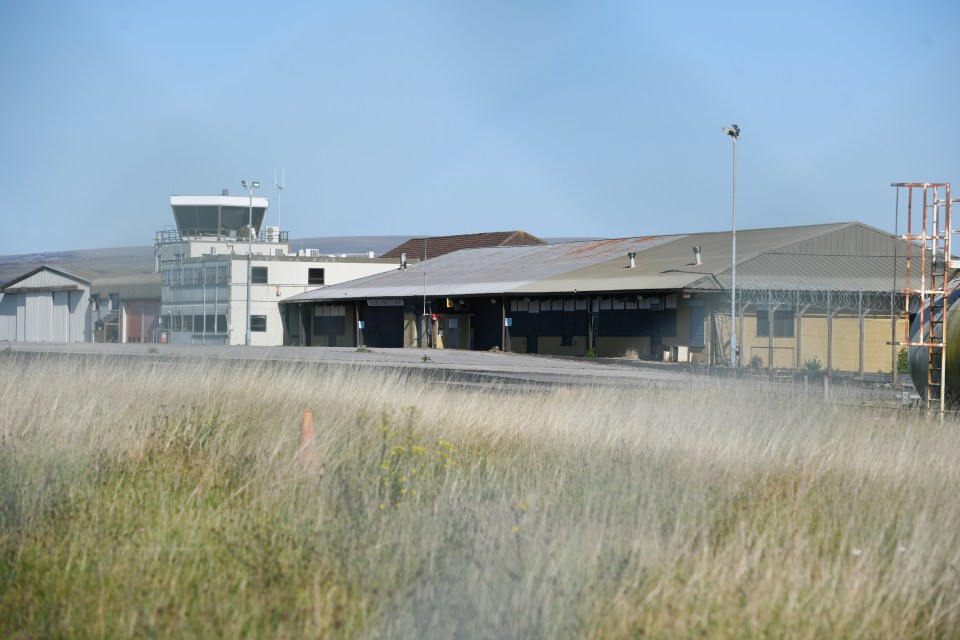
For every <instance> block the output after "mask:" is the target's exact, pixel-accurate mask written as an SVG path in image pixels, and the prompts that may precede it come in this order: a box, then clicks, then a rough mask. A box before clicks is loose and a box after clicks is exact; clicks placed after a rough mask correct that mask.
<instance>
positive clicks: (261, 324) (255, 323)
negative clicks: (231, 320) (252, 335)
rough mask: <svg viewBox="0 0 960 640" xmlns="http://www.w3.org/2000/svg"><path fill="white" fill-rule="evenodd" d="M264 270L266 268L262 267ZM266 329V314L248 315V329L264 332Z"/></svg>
mask: <svg viewBox="0 0 960 640" xmlns="http://www.w3.org/2000/svg"><path fill="white" fill-rule="evenodd" d="M264 271H266V269H264ZM266 330H267V316H250V331H259V332H261V333H262V332H264V331H266Z"/></svg>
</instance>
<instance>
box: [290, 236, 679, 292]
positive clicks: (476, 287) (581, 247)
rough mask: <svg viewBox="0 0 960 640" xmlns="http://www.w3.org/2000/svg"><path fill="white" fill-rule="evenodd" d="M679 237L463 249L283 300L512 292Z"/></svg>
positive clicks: (623, 257)
mask: <svg viewBox="0 0 960 640" xmlns="http://www.w3.org/2000/svg"><path fill="white" fill-rule="evenodd" d="M677 237H678V236H654V237H648V238H623V239H618V240H588V241H582V242H568V243H561V244H546V245H531V246H520V247H491V248H486V249H464V250H461V251H456V252H454V253H448V254H446V255H443V256H440V257H437V258H432V259H430V260H426V261H424V262H421V263H419V264H416V265H410V266H409V267H407V269H406V270H405V271H401V270H399V269H398V270H396V271H390V272H387V273H382V274H378V275H374V276H368V277H366V278H360V279H358V280H351V281H350V282H345V283H343V284H338V285H334V286H330V287H324V288H322V289H316V290H314V291H308V292H306V293H302V294H300V295H297V296H293V297H291V298H288V299H287V300H285V302H304V301H308V300H339V299H353V298H409V297H414V296H420V295H424V292H426V293H425V295H428V296H448V295H449V296H469V295H489V294H501V293H505V292H510V291H516V290H518V289H519V288H521V287H524V286H529V285H532V284H534V283H536V282H537V281H540V280H549V279H550V278H554V277H559V276H562V274H564V273H566V272H569V271H570V270H571V269H576V268H578V267H582V266H586V265H592V264H597V263H601V262H609V261H610V260H612V259H613V258H614V256H620V257H621V258H622V262H623V263H624V264H625V263H626V259H627V257H626V256H627V253H628V252H630V251H633V252H637V253H638V254H639V253H640V252H641V251H643V250H644V249H647V248H650V247H653V246H656V245H658V244H662V243H665V242H669V241H671V240H673V239H675V238H677Z"/></svg>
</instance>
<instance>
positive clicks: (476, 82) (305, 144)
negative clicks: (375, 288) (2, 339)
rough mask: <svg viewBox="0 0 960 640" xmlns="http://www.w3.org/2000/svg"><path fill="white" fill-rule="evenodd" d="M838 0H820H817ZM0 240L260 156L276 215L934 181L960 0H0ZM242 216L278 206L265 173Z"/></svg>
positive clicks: (76, 225)
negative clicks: (278, 186)
mask: <svg viewBox="0 0 960 640" xmlns="http://www.w3.org/2000/svg"><path fill="white" fill-rule="evenodd" d="M841 5H842V6H841ZM0 78H2V82H3V91H2V94H0V95H2V98H0V121H2V123H3V126H2V134H0V135H2V138H0V150H2V153H0V183H2V185H3V196H2V201H3V203H4V205H5V206H4V213H3V220H4V222H5V224H4V227H5V229H4V230H5V233H3V234H0V254H20V253H32V252H41V251H55V250H67V249H82V248H99V247H111V246H127V245H146V244H150V243H151V242H152V238H153V233H154V232H155V231H157V230H159V229H161V228H163V227H164V226H165V225H167V224H170V223H171V222H172V216H171V215H170V208H169V196H170V195H171V194H217V193H219V192H220V190H221V189H223V188H228V189H230V191H231V193H234V194H239V193H241V192H242V190H241V188H240V180H241V179H244V178H246V179H259V180H260V181H261V182H262V183H263V185H264V187H268V186H270V183H271V181H272V179H273V170H274V168H277V169H280V168H285V170H286V187H287V188H286V190H285V191H284V192H283V196H282V217H283V219H282V226H283V227H284V228H285V229H288V230H290V232H291V236H292V237H309V236H331V235H384V234H389V235H413V234H424V233H428V234H435V235H436V234H452V233H470V232H479V231H494V230H506V229H524V230H526V231H528V232H530V233H533V234H535V235H538V236H544V237H556V236H603V237H621V236H635V235H648V234H661V233H673V232H690V231H709V230H722V229H727V228H729V225H730V196H731V193H730V191H731V185H730V178H731V169H732V166H731V165H732V158H731V155H732V154H731V144H732V143H731V140H730V138H728V137H726V136H724V135H723V134H722V133H721V131H720V128H721V127H722V126H728V125H730V124H731V123H734V122H736V123H737V124H739V125H740V127H741V129H742V131H743V133H742V135H741V138H740V143H739V152H738V153H739V157H738V184H737V204H738V206H737V222H738V227H739V228H749V227H765V226H780V225H791V224H812V223H820V222H835V221H847V220H859V221H862V222H864V223H867V224H870V225H874V226H876V227H879V228H881V229H884V230H891V229H892V226H893V215H894V202H895V200H894V195H895V194H894V189H892V188H891V187H890V186H889V185H890V183H891V182H893V181H954V183H955V185H956V192H957V193H958V195H960V116H958V114H960V3H958V2H956V1H945V2H933V1H922V0H921V1H919V2H911V3H907V2H844V3H838V2H802V3H777V2H756V3H721V2H639V1H636V2H630V1H605V0H592V1H584V2H565V1H562V0H549V1H546V0H544V1H534V0H527V1H523V0H514V1H511V2H507V1H495V0H494V1H491V0H483V1H479V0H478V1H476V2H457V1H455V0H435V1H428V0H423V1H411V2H402V1H397V0H394V1H385V2H364V1H357V0H352V1H342V2H341V1H330V2H320V1H318V2H305V3H282V2H277V3H266V2H262V3H261V2H230V3H227V2H206V3H204V2H177V1H172V2H150V3H147V2H98V1H90V2H81V1H79V0H78V1H76V2H57V1H46V2H45V1H43V0H39V1H37V2H26V1H19V2H15V1H12V0H11V1H9V2H4V3H0ZM258 195H267V196H270V198H271V213H270V214H269V216H268V223H274V224H275V223H276V206H275V205H276V198H275V195H276V192H275V191H274V190H273V189H272V188H269V189H266V188H262V189H261V190H260V192H259V193H258Z"/></svg>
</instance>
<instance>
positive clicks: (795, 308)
mask: <svg viewBox="0 0 960 640" xmlns="http://www.w3.org/2000/svg"><path fill="white" fill-rule="evenodd" d="M737 243H738V250H737V260H736V264H737V292H736V293H737V302H738V304H737V309H736V314H735V315H736V318H735V322H736V332H737V336H738V343H739V344H740V345H741V349H742V351H741V353H740V354H739V355H738V357H737V361H738V362H739V364H753V365H754V366H762V367H770V368H773V367H777V368H797V369H799V368H803V367H808V368H812V367H813V366H814V365H815V364H818V366H822V367H824V368H826V369H831V370H844V371H860V372H863V371H871V372H875V371H885V372H889V371H891V369H892V368H893V366H894V363H895V359H896V353H895V351H894V349H893V347H891V346H890V345H889V344H888V343H889V342H890V341H891V335H892V332H893V331H894V330H898V331H900V332H901V333H902V330H903V323H904V322H905V321H906V318H905V314H904V302H903V296H902V294H901V293H900V291H901V289H902V288H903V283H904V259H903V256H904V254H905V253H906V251H905V244H904V241H903V240H901V239H895V238H894V237H893V236H891V235H890V234H887V233H884V232H882V231H880V230H878V229H875V228H873V227H869V226H867V225H864V224H861V223H858V222H843V223H834V224H820V225H810V226H798V227H780V228H769V229H747V230H738V231H737ZM731 254H732V251H731V234H730V232H711V233H696V234H677V235H665V236H649V237H637V238H621V239H615V240H590V241H580V242H570V243H561V244H548V245H533V246H512V247H511V246H504V247H487V248H477V249H465V250H459V251H454V252H452V253H448V254H446V255H441V256H439V257H436V258H431V259H429V260H426V261H424V262H422V263H420V264H418V265H411V266H407V267H404V266H403V265H398V266H397V267H396V268H395V269H394V270H392V271H390V272H386V273H383V274H379V275H374V276H370V277H366V278H361V279H358V280H354V281H351V282H347V283H343V284H340V285H335V286H331V287H327V288H324V289H320V290H316V291H310V292H306V293H303V294H300V295H297V296H292V297H291V298H289V299H287V300H285V301H283V303H282V306H283V307H284V308H285V316H286V324H287V327H288V328H289V332H288V336H287V343H288V344H297V345H312V346H357V345H359V344H363V345H366V346H370V347H419V348H458V349H480V350H489V349H502V350H509V351H514V352H521V353H541V354H555V355H574V356H576V355H587V354H591V355H592V354H596V355H600V356H620V355H623V354H625V353H627V352H629V351H632V352H633V353H635V354H637V355H638V356H640V357H646V358H653V359H664V360H681V361H687V362H696V363H702V364H718V365H719V364H724V363H727V362H729V357H730V354H729V349H730V341H729V336H730V333H731V322H732V321H734V320H733V319H732V318H731V315H732V314H731V300H730V285H731V280H732V278H731Z"/></svg>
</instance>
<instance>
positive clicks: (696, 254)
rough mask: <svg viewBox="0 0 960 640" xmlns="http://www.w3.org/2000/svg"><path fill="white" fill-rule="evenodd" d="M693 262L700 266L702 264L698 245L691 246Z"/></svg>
mask: <svg viewBox="0 0 960 640" xmlns="http://www.w3.org/2000/svg"><path fill="white" fill-rule="evenodd" d="M693 264H695V265H697V266H700V265H701V264H703V258H701V257H700V246H699V245H698V246H696V247H694V248H693Z"/></svg>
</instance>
